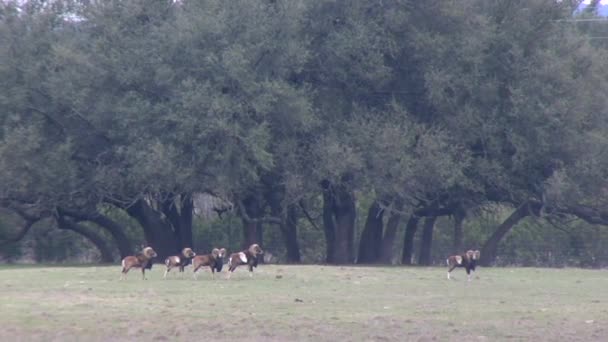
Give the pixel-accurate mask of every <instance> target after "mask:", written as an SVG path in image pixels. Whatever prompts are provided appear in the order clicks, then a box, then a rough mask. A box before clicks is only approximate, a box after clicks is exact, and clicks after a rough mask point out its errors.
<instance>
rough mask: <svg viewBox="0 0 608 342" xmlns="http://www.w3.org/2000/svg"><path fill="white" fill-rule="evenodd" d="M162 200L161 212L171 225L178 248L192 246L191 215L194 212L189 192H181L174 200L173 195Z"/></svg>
mask: <svg viewBox="0 0 608 342" xmlns="http://www.w3.org/2000/svg"><path fill="white" fill-rule="evenodd" d="M169 197H170V199H169V200H166V201H163V203H162V208H163V213H164V214H165V216H166V217H167V219H168V220H169V222H171V225H172V226H173V234H174V235H175V240H176V243H177V248H178V250H182V249H184V248H186V247H192V246H193V241H192V217H193V214H194V201H193V199H192V195H191V194H181V195H180V196H179V197H178V199H177V200H176V199H175V198H174V196H173V195H169Z"/></svg>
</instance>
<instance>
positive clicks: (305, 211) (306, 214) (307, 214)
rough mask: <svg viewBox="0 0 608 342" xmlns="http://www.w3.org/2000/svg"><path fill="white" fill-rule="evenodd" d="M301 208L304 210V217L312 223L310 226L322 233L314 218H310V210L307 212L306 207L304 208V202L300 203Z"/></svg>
mask: <svg viewBox="0 0 608 342" xmlns="http://www.w3.org/2000/svg"><path fill="white" fill-rule="evenodd" d="M298 204H299V206H300V209H302V212H303V213H304V216H306V219H307V220H308V222H310V225H311V226H312V227H313V228H315V229H316V230H318V231H321V228H319V227H318V226H317V225H316V224H315V221H314V218H313V217H312V216H310V214H309V213H308V210H306V207H305V206H304V203H303V202H302V201H299V203H298Z"/></svg>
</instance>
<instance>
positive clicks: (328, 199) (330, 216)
mask: <svg viewBox="0 0 608 342" xmlns="http://www.w3.org/2000/svg"><path fill="white" fill-rule="evenodd" d="M332 197H333V195H332V193H331V191H330V190H329V189H324V190H323V232H324V233H325V248H326V251H325V253H326V254H325V255H326V259H325V260H326V261H327V263H328V264H333V263H334V262H335V260H336V257H335V253H336V252H335V250H336V224H335V222H334V211H333V200H332Z"/></svg>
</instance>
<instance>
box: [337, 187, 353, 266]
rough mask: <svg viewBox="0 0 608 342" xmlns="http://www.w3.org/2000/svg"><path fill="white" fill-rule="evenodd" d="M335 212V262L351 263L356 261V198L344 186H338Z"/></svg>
mask: <svg viewBox="0 0 608 342" xmlns="http://www.w3.org/2000/svg"><path fill="white" fill-rule="evenodd" d="M336 188H337V189H336V192H335V194H336V196H335V207H334V214H335V217H336V252H335V258H336V260H335V262H336V263H339V264H350V263H352V262H353V261H354V243H355V218H356V209H355V199H354V195H353V194H352V192H351V191H349V190H347V189H346V188H345V187H344V186H339V187H336Z"/></svg>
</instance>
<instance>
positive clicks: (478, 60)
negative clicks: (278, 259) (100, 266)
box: [0, 0, 608, 264]
mask: <svg viewBox="0 0 608 342" xmlns="http://www.w3.org/2000/svg"><path fill="white" fill-rule="evenodd" d="M579 3H580V1H554V0H516V1H499V0H463V1H440V0H429V1H411V0H389V1H379V2H373V1H333V0H321V1H304V0H231V1H223V0H201V1H167V0H163V1H161V0H130V1H119V0H109V1H28V2H26V3H24V4H17V3H14V2H2V3H1V4H0V120H1V124H2V131H0V140H1V144H0V204H1V206H2V208H4V210H8V211H11V212H12V213H14V214H16V215H18V216H20V217H21V219H22V220H21V221H22V223H23V226H22V227H21V228H20V229H15V230H14V231H11V232H9V234H4V235H6V236H3V237H2V240H4V243H6V242H12V241H17V240H19V239H21V238H23V237H24V236H25V235H26V234H27V232H28V230H29V229H30V228H31V227H32V226H33V225H35V224H36V223H37V222H40V221H45V222H47V224H52V225H54V226H55V227H57V228H59V229H63V230H69V231H73V232H76V233H78V234H80V235H82V236H84V237H85V238H86V239H88V240H89V241H91V242H92V243H93V244H94V245H95V246H97V248H98V249H99V250H100V251H101V256H102V258H103V260H104V261H111V260H112V259H113V258H115V253H114V251H113V249H114V248H116V250H117V251H118V254H120V256H124V255H127V254H130V253H131V252H132V251H133V249H134V248H135V247H136V246H134V242H133V240H132V239H131V238H129V229H127V228H126V227H125V222H126V221H125V220H119V219H117V217H121V215H122V216H128V217H129V218H130V219H131V220H133V222H137V223H138V224H139V228H140V229H141V230H142V232H143V233H142V235H143V239H142V240H145V241H140V242H139V243H148V244H151V245H153V246H154V248H155V250H156V251H157V252H158V253H159V256H160V257H161V258H164V257H165V256H167V255H170V254H174V253H175V252H176V251H177V250H181V248H183V247H185V246H193V245H194V244H196V243H197V242H196V241H194V238H193V222H194V221H195V217H194V210H195V202H196V198H197V197H198V196H200V195H201V194H207V195H211V196H212V197H213V198H216V199H218V200H217V201H216V203H218V205H216V206H215V207H214V209H215V211H216V212H217V214H218V215H220V216H221V215H222V214H226V215H236V217H238V219H239V224H240V225H241V226H242V232H243V233H242V239H240V240H241V243H242V245H248V244H251V243H254V242H257V243H260V244H262V245H264V240H265V234H264V233H265V232H269V231H270V230H271V229H272V230H274V229H277V230H276V231H278V232H279V233H280V237H281V240H282V244H283V246H284V248H285V255H286V257H285V261H287V262H300V261H301V258H302V256H301V244H302V243H303V242H304V243H305V244H307V245H310V244H323V245H324V246H325V247H326V250H325V253H324V258H325V261H327V262H329V263H352V262H359V263H389V262H391V261H393V260H395V259H396V256H395V253H401V255H400V256H399V257H398V259H400V260H401V262H402V263H403V264H410V263H412V262H413V261H414V260H415V261H417V263H419V264H430V263H431V262H432V251H433V241H434V237H435V236H437V231H436V226H437V222H440V221H441V222H448V223H447V224H449V225H450V230H451V231H452V233H451V235H452V237H451V239H452V242H451V252H460V251H462V249H463V248H465V247H468V246H465V240H464V237H465V235H466V233H467V229H470V226H471V225H470V224H467V223H469V222H473V221H474V220H475V218H476V217H478V216H479V215H480V213H481V212H484V211H488V210H497V211H500V212H501V213H503V212H505V210H507V211H509V213H508V215H505V217H504V220H503V221H502V222H499V223H497V224H496V225H495V226H493V227H492V232H491V233H490V234H488V237H487V239H485V241H480V242H479V244H480V245H481V246H479V247H481V250H482V254H481V255H482V263H484V264H492V263H494V261H495V259H496V257H497V251H498V247H499V244H500V243H501V241H502V240H503V238H504V237H505V236H506V235H507V233H509V232H510V230H511V229H512V228H513V227H514V226H515V225H517V224H518V223H519V222H520V221H522V219H524V218H526V217H534V218H535V219H536V220H539V221H542V222H544V223H545V224H550V225H554V226H556V227H562V226H563V225H566V224H569V223H571V221H572V220H573V219H574V220H582V221H585V222H587V223H590V224H597V225H605V224H606V223H608V196H606V194H607V189H608V188H607V187H606V179H607V173H608V148H607V147H608V141H607V140H606V137H608V120H606V119H607V118H608V97H607V96H606V94H608V55H607V50H606V47H607V45H606V40H601V39H596V38H598V37H601V36H602V35H606V33H608V25H605V24H604V25H602V24H603V23H601V22H594V21H585V22H582V23H579V22H578V21H577V19H580V18H595V16H596V13H595V12H594V10H593V9H594V5H593V4H592V5H591V6H588V7H587V8H586V9H585V10H584V11H583V12H581V13H576V14H573V13H575V9H576V8H578V5H579ZM595 6H597V3H596V4H595ZM362 199H366V203H367V202H369V205H368V207H366V208H365V209H364V211H363V212H361V210H360V209H361V206H360V202H361V200H362ZM446 218H449V220H447V221H445V219H446ZM357 220H359V221H362V222H364V225H363V229H362V231H361V232H360V234H359V232H358V231H357V230H356V229H355V227H356V221H357ZM442 220H443V221H442ZM48 222H51V223H48ZM302 226H307V227H308V226H312V227H318V229H319V230H320V231H322V235H321V234H319V235H317V236H318V237H321V236H323V239H322V241H303V239H302V238H301V237H299V236H298V233H299V229H300V227H302ZM570 226H572V225H570ZM402 230H403V231H404V233H403V235H400V234H398V233H400V232H401V231H402ZM357 242H358V243H357ZM415 243H418V244H419V245H418V246H416V248H415ZM414 251H417V253H418V255H414V254H415V253H414Z"/></svg>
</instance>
